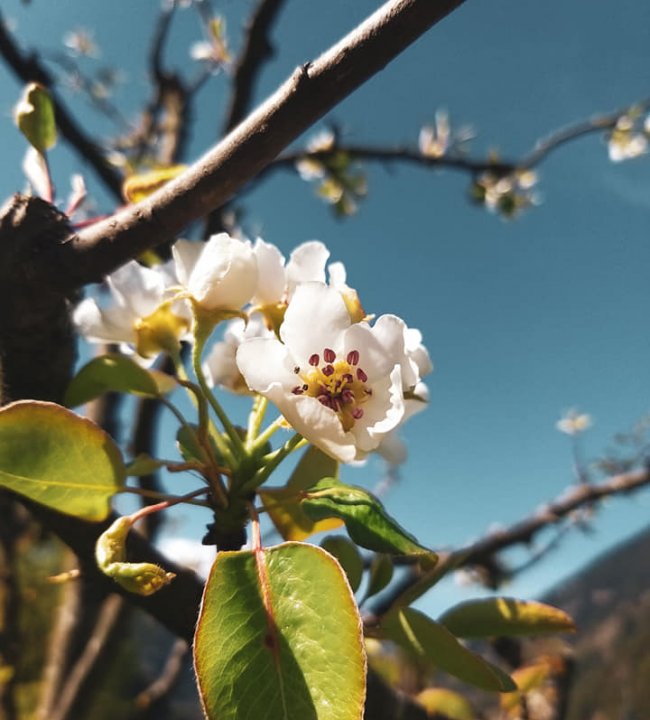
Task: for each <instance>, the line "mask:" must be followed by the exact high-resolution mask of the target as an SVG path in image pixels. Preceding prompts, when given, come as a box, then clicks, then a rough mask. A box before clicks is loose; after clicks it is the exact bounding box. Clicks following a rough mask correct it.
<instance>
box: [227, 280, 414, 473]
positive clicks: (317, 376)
mask: <svg viewBox="0 0 650 720" xmlns="http://www.w3.org/2000/svg"><path fill="white" fill-rule="evenodd" d="M280 338H281V341H282V342H280V340H278V339H277V338H275V337H272V338H254V339H251V340H246V341H244V342H243V343H242V344H241V345H240V347H239V350H238V352H237V364H238V365H239V369H240V370H241V373H242V375H243V376H244V378H245V380H246V382H247V383H248V386H249V387H250V389H251V390H254V391H255V392H258V393H260V394H261V395H263V396H265V397H267V398H268V399H269V400H271V402H273V403H274V404H275V405H276V406H277V407H278V409H279V410H280V412H281V413H282V414H283V415H284V417H285V418H286V420H287V421H288V422H289V424H290V425H292V426H293V428H294V429H295V430H296V431H297V432H298V433H299V434H301V435H302V436H303V437H305V438H306V439H307V440H309V441H310V442H311V443H313V444H314V445H316V446H317V447H319V448H320V449H321V450H323V451H324V452H326V453H327V454H329V455H331V456H332V457H334V458H336V459H337V460H340V461H341V462H351V461H353V460H359V459H362V458H363V457H364V456H365V455H366V454H367V453H369V452H371V451H372V450H375V449H376V448H377V447H378V446H379V444H380V442H381V441H382V439H383V438H384V437H385V436H386V435H387V434H388V433H389V432H391V431H392V430H394V429H395V428H396V427H397V426H398V425H399V424H400V422H401V421H402V420H403V418H404V413H405V406H404V393H403V389H402V371H401V368H402V366H405V367H410V365H409V361H408V359H407V358H406V356H405V351H404V323H403V322H402V321H401V320H400V319H399V318H396V317H394V316H382V317H381V318H379V319H378V320H377V323H376V324H375V326H374V327H371V326H370V325H368V324H367V323H365V322H359V323H353V322H352V320H351V318H350V314H349V312H348V310H347V307H346V305H345V303H344V301H343V298H342V296H341V294H340V293H339V292H338V291H337V290H335V289H334V288H331V287H328V286H327V285H324V284H322V283H316V282H310V283H304V284H301V285H299V286H298V287H297V288H296V290H295V293H294V295H293V298H292V300H291V302H290V304H289V307H288V309H287V312H286V315H285V318H284V322H283V324H282V326H281V328H280Z"/></svg>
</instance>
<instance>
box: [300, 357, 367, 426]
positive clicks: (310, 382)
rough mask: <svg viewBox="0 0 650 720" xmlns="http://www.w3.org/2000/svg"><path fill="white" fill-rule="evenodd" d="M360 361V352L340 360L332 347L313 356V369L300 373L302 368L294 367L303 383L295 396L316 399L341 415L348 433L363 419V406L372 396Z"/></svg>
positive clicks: (342, 422)
mask: <svg viewBox="0 0 650 720" xmlns="http://www.w3.org/2000/svg"><path fill="white" fill-rule="evenodd" d="M321 359H322V362H321ZM359 359H360V355H359V351H358V350H351V351H350V352H349V353H348V354H347V355H346V357H345V359H337V357H336V353H335V352H334V350H331V349H330V348H325V349H324V350H323V353H322V356H321V355H319V354H318V353H314V354H313V355H312V356H311V357H310V358H309V365H310V369H305V371H304V372H301V369H300V368H299V367H296V368H294V372H295V373H296V375H299V376H300V378H301V379H302V380H303V383H302V384H301V385H296V386H295V387H294V388H293V390H292V392H293V394H294V395H309V396H310V397H315V398H316V399H317V400H318V401H319V402H320V403H321V404H322V405H324V406H325V407H328V408H330V410H333V411H334V412H335V413H336V414H337V415H338V417H339V420H340V421H341V425H342V426H343V429H344V430H345V431H346V432H348V431H349V430H351V429H352V428H353V427H354V423H355V422H356V421H357V420H360V419H361V418H362V417H363V408H362V407H360V406H361V405H362V404H363V403H364V402H366V400H368V398H369V397H370V396H371V395H372V389H371V388H370V387H368V385H367V384H366V383H367V382H368V376H367V375H366V373H365V372H364V371H363V369H362V368H361V367H359Z"/></svg>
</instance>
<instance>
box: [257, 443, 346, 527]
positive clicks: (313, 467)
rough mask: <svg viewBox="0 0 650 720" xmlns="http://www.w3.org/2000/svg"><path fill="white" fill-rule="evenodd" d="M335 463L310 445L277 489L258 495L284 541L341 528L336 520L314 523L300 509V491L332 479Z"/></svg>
mask: <svg viewBox="0 0 650 720" xmlns="http://www.w3.org/2000/svg"><path fill="white" fill-rule="evenodd" d="M337 474H338V462H337V461H336V460H334V458H331V457H330V456H329V455H326V454H325V453H324V452H322V451H321V450H319V449H318V448H317V447H314V446H313V445H312V446H311V447H310V448H309V449H308V450H307V451H306V452H305V453H304V454H303V456H302V457H301V458H300V461H299V462H298V464H297V465H296V468H295V470H294V471H293V473H292V474H291V477H290V478H289V481H288V482H287V484H286V485H285V486H284V487H281V488H264V489H262V490H259V491H258V494H259V497H260V500H261V501H262V504H263V505H264V508H265V509H266V511H267V512H268V514H269V517H270V518H271V520H272V521H273V524H274V525H275V527H276V529H277V530H278V532H279V533H280V535H281V536H282V538H283V539H284V540H304V539H305V538H308V537H309V536H310V535H313V534H314V533H317V532H324V531H327V530H335V529H336V528H339V527H341V525H342V524H343V522H342V521H341V520H338V519H337V518H328V519H325V520H320V521H319V520H314V519H313V518H311V517H310V516H309V515H307V514H306V513H305V512H304V510H303V509H302V506H301V501H302V497H303V491H304V490H306V489H307V488H310V487H312V486H313V485H314V484H315V483H316V482H318V481H319V480H320V479H321V478H324V477H336V476H337Z"/></svg>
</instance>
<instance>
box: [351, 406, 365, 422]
mask: <svg viewBox="0 0 650 720" xmlns="http://www.w3.org/2000/svg"><path fill="white" fill-rule="evenodd" d="M352 417H353V418H354V419H355V420H360V419H361V418H362V417H363V409H362V408H360V407H356V408H354V410H353V411H352Z"/></svg>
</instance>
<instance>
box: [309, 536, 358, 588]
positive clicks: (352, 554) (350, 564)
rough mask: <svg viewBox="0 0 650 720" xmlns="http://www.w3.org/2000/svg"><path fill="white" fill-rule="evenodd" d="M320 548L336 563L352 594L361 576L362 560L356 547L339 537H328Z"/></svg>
mask: <svg viewBox="0 0 650 720" xmlns="http://www.w3.org/2000/svg"><path fill="white" fill-rule="evenodd" d="M320 546H321V547H322V548H323V550H325V551H326V552H328V553H329V554H330V555H333V556H334V557H335V558H336V559H337V560H338V561H339V564H340V565H341V567H342V568H343V570H344V571H345V574H346V576H347V578H348V582H349V583H350V587H351V588H352V592H356V591H357V590H358V589H359V585H360V584H361V577H362V576H363V560H362V559H361V555H360V554H359V551H358V550H357V546H356V545H355V544H354V543H353V542H350V541H349V540H348V539H347V538H345V537H342V536H341V535H328V536H327V537H326V538H324V539H323V542H321V544H320Z"/></svg>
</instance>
